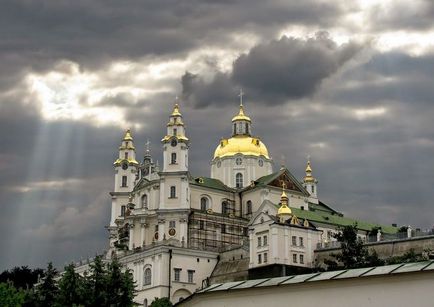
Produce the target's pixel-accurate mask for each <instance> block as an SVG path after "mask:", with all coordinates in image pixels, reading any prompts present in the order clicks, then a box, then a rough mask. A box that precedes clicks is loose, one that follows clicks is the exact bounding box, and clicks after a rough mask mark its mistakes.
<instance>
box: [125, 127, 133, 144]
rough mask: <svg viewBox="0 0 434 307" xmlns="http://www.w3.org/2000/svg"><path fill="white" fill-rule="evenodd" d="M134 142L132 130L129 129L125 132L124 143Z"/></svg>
mask: <svg viewBox="0 0 434 307" xmlns="http://www.w3.org/2000/svg"><path fill="white" fill-rule="evenodd" d="M132 140H133V137H132V136H131V130H130V129H128V130H127V131H126V132H125V136H124V141H132Z"/></svg>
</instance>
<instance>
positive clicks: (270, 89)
mask: <svg viewBox="0 0 434 307" xmlns="http://www.w3.org/2000/svg"><path fill="white" fill-rule="evenodd" d="M360 49H361V46H360V45H357V44H355V43H348V44H344V45H341V46H337V45H336V44H335V42H333V41H332V40H331V39H330V38H329V37H328V34H327V33H326V32H318V33H317V34H316V36H315V38H309V39H307V40H301V39H296V38H292V37H286V36H284V37H282V38H281V39H279V40H273V41H271V42H269V43H264V44H260V45H257V46H255V47H253V48H252V49H251V50H250V51H249V52H248V53H247V54H243V55H241V56H240V57H238V58H237V59H236V60H235V62H234V63H233V69H232V72H231V73H221V72H218V73H216V74H215V75H214V78H213V79H212V80H211V81H209V82H207V81H205V80H204V79H203V78H201V76H199V75H197V74H193V73H191V72H186V73H185V74H184V76H182V78H181V83H182V86H183V95H184V97H185V98H186V99H188V100H189V101H191V102H193V104H194V105H196V106H197V107H204V106H207V105H209V104H213V103H215V104H220V105H221V104H225V103H232V101H233V99H230V98H231V97H234V92H235V89H236V88H237V87H238V88H239V87H242V88H243V89H245V91H246V92H247V93H248V97H249V100H253V101H258V100H267V104H281V103H284V102H285V101H287V100H288V99H300V98H305V97H311V96H312V95H313V94H314V93H315V92H316V90H317V89H318V87H319V86H320V85H321V82H322V81H323V80H324V79H326V78H328V77H329V76H331V75H332V74H333V73H335V72H336V71H337V70H338V69H339V68H340V67H342V65H344V64H345V62H347V61H348V60H349V59H351V58H352V57H354V55H355V54H356V53H357V52H358V51H359V50H360ZM211 99H212V100H211Z"/></svg>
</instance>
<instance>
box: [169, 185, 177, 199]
mask: <svg viewBox="0 0 434 307" xmlns="http://www.w3.org/2000/svg"><path fill="white" fill-rule="evenodd" d="M170 198H176V187H175V186H171V187H170Z"/></svg>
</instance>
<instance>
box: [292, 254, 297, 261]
mask: <svg viewBox="0 0 434 307" xmlns="http://www.w3.org/2000/svg"><path fill="white" fill-rule="evenodd" d="M292 262H294V263H297V254H292Z"/></svg>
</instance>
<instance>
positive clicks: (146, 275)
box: [143, 268, 152, 286]
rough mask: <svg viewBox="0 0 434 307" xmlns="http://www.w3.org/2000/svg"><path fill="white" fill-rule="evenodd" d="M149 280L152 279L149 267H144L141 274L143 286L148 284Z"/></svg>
mask: <svg viewBox="0 0 434 307" xmlns="http://www.w3.org/2000/svg"><path fill="white" fill-rule="evenodd" d="M151 280H152V272H151V268H145V272H144V274H143V285H144V286H147V285H150V284H151Z"/></svg>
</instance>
